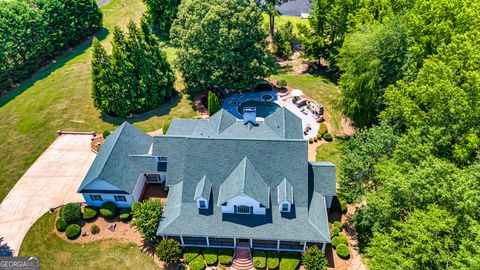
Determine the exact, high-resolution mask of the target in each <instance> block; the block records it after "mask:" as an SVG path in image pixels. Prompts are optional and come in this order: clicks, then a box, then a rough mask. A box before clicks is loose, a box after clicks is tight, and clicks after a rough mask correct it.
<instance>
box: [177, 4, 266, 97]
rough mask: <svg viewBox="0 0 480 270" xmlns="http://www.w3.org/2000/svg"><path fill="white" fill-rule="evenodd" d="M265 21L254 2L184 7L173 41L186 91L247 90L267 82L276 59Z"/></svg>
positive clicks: (187, 5) (186, 5)
mask: <svg viewBox="0 0 480 270" xmlns="http://www.w3.org/2000/svg"><path fill="white" fill-rule="evenodd" d="M262 20H263V18H262V11H261V9H260V8H259V7H258V6H257V5H256V4H255V3H254V2H253V1H248V0H212V1H202V0H186V1H182V3H181V4H180V7H179V12H178V19H176V20H175V22H174V23H173V26H172V29H171V31H170V37H171V40H172V42H173V44H174V45H175V46H177V47H178V51H177V58H176V65H177V66H178V69H179V71H180V72H181V74H182V75H183V78H184V80H185V83H186V84H187V86H188V87H189V88H191V89H212V88H222V89H226V90H246V89H249V88H250V87H252V85H254V84H256V83H257V82H259V81H260V80H261V79H262V78H265V77H268V76H269V75H270V74H271V73H272V71H273V67H274V59H273V58H272V56H271V55H269V54H268V53H267V49H266V48H267V41H266V39H265V38H266V36H267V34H266V32H265V31H264V29H263V28H262Z"/></svg>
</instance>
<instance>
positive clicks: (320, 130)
mask: <svg viewBox="0 0 480 270" xmlns="http://www.w3.org/2000/svg"><path fill="white" fill-rule="evenodd" d="M327 132H328V128H327V125H326V124H325V123H321V124H320V127H319V128H318V135H320V136H321V137H323V135H324V134H325V133H327Z"/></svg>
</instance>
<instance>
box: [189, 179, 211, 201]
mask: <svg viewBox="0 0 480 270" xmlns="http://www.w3.org/2000/svg"><path fill="white" fill-rule="evenodd" d="M211 192H212V182H210V181H209V180H208V177H207V176H206V175H204V176H203V177H202V179H201V180H200V181H199V182H198V183H197V188H196V189H195V197H194V198H193V199H194V200H196V199H198V198H200V197H203V198H205V199H206V200H209V199H210V194H211Z"/></svg>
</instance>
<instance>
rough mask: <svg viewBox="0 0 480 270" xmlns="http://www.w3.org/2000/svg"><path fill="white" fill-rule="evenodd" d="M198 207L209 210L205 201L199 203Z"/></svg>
mask: <svg viewBox="0 0 480 270" xmlns="http://www.w3.org/2000/svg"><path fill="white" fill-rule="evenodd" d="M198 205H199V207H200V208H201V209H205V208H207V204H206V203H205V201H204V200H200V201H198Z"/></svg>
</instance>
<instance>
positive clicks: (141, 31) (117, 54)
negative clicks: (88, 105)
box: [92, 20, 175, 117]
mask: <svg viewBox="0 0 480 270" xmlns="http://www.w3.org/2000/svg"><path fill="white" fill-rule="evenodd" d="M127 28H128V32H127V33H124V32H123V31H122V30H120V28H118V27H115V29H114V31H113V41H112V54H111V55H107V53H106V52H105V50H104V49H103V47H102V46H101V45H100V43H99V42H98V40H94V44H93V56H92V97H93V103H94V105H95V107H96V108H98V109H100V110H102V111H103V112H105V113H107V114H111V115H114V116H119V117H126V116H128V115H130V114H132V113H138V112H144V111H147V110H151V109H154V108H156V107H158V106H160V105H162V104H164V103H165V102H166V101H168V100H169V98H170V97H171V96H172V95H173V94H174V93H175V91H174V88H173V84H174V82H175V74H174V72H173V69H172V67H171V65H170V63H169V62H168V60H167V56H166V54H165V52H164V51H162V49H161V47H160V43H159V41H158V39H157V38H156V37H155V36H154V35H153V33H152V30H151V28H150V26H149V25H148V23H147V22H146V21H145V20H142V22H141V25H140V28H138V27H137V26H136V25H135V23H133V22H131V21H130V22H129V23H128V27H127Z"/></svg>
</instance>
